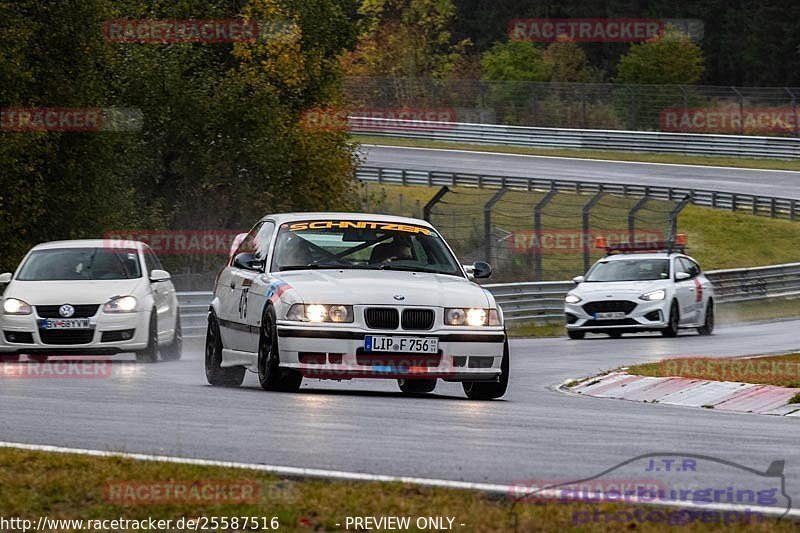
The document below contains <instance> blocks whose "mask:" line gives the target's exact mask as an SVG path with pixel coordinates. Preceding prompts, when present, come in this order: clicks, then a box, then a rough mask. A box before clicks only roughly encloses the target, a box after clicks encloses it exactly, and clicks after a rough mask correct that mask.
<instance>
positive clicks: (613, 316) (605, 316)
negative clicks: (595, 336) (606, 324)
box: [594, 311, 625, 320]
mask: <svg viewBox="0 0 800 533" xmlns="http://www.w3.org/2000/svg"><path fill="white" fill-rule="evenodd" d="M620 318H625V313H623V312H622V311H614V312H611V313H595V314H594V319H595V320H618V319H620Z"/></svg>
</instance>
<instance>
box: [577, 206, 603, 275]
mask: <svg viewBox="0 0 800 533" xmlns="http://www.w3.org/2000/svg"><path fill="white" fill-rule="evenodd" d="M605 194H606V193H604V192H599V193H597V194H595V195H594V196H593V197H592V199H591V200H589V202H588V203H587V204H586V205H585V206H583V213H582V218H583V228H582V231H581V238H582V239H583V271H584V272H586V271H587V270H589V260H590V257H589V255H590V253H591V251H592V250H591V247H590V245H589V215H591V212H592V208H593V207H594V206H595V205H597V202H599V201H600V200H601V199H602V198H603V196H605Z"/></svg>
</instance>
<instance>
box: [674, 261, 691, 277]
mask: <svg viewBox="0 0 800 533" xmlns="http://www.w3.org/2000/svg"><path fill="white" fill-rule="evenodd" d="M681 272H685V273H686V274H689V271H688V270H687V268H686V263H685V262H684V260H683V258H682V257H677V258H675V276H676V277H677V275H678V274H679V273H681Z"/></svg>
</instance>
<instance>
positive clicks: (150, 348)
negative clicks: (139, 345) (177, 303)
mask: <svg viewBox="0 0 800 533" xmlns="http://www.w3.org/2000/svg"><path fill="white" fill-rule="evenodd" d="M136 362H137V363H156V362H158V317H157V316H156V310H155V308H153V310H152V311H150V326H149V327H148V330H147V346H146V347H145V349H144V350H139V351H138V352H136Z"/></svg>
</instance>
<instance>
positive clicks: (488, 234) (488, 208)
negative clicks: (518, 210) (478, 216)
mask: <svg viewBox="0 0 800 533" xmlns="http://www.w3.org/2000/svg"><path fill="white" fill-rule="evenodd" d="M506 192H508V189H506V188H503V189H500V190H499V191H497V192H496V193H494V196H492V197H491V198H490V199H489V201H488V202H486V205H485V206H483V237H484V239H485V242H484V246H485V247H486V261H491V260H492V208H493V207H494V204H496V203H497V202H499V201H500V198H502V197H503V195H504V194H505V193H506Z"/></svg>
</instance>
